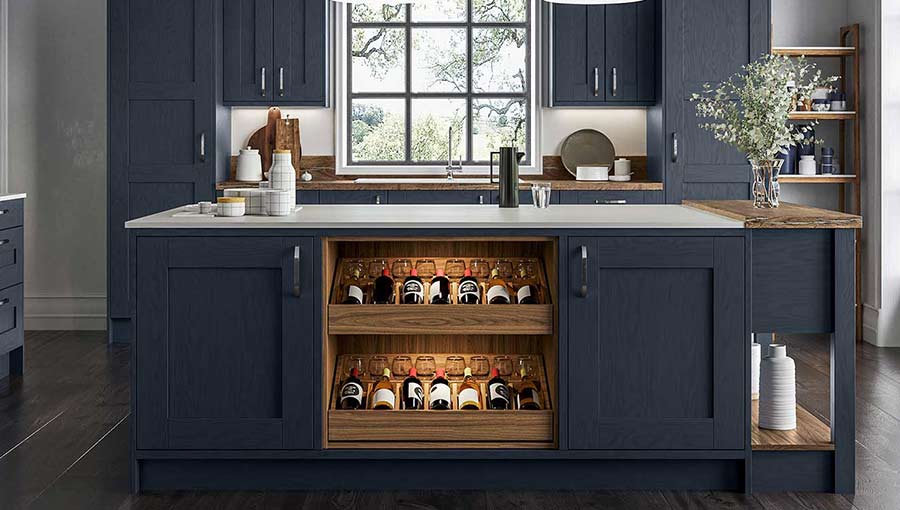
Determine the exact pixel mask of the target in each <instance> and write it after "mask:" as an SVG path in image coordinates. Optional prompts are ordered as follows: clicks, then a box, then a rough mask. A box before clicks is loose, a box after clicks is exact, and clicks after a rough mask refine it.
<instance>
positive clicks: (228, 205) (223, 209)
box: [216, 197, 246, 218]
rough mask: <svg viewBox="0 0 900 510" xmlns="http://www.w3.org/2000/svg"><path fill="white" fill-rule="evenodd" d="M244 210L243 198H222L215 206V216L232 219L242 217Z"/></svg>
mask: <svg viewBox="0 0 900 510" xmlns="http://www.w3.org/2000/svg"><path fill="white" fill-rule="evenodd" d="M245 210H246V204H245V200H244V197H222V198H220V199H219V201H218V203H217V204H216V216H224V217H226V218H234V217H237V216H243V215H244V212H245Z"/></svg>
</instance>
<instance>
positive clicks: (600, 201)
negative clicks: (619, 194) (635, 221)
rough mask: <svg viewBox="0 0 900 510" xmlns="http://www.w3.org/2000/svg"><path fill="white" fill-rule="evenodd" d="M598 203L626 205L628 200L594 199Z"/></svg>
mask: <svg viewBox="0 0 900 510" xmlns="http://www.w3.org/2000/svg"><path fill="white" fill-rule="evenodd" d="M594 203H595V204H597V205H625V204H627V203H628V201H627V200H594Z"/></svg>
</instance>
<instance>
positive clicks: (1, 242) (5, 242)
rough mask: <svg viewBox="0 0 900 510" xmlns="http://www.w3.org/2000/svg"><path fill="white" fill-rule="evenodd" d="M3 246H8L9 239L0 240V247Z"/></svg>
mask: <svg viewBox="0 0 900 510" xmlns="http://www.w3.org/2000/svg"><path fill="white" fill-rule="evenodd" d="M4 244H9V239H0V246H3V245H4Z"/></svg>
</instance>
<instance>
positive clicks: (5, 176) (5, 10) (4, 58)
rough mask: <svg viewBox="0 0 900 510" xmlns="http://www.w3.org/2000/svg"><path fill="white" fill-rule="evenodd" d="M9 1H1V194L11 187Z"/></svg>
mask: <svg viewBox="0 0 900 510" xmlns="http://www.w3.org/2000/svg"><path fill="white" fill-rule="evenodd" d="M8 18H9V1H8V0H0V193H6V189H7V187H8V186H9V167H8V166H7V165H8V163H9V145H8V142H9V138H8V136H7V129H8V126H7V125H8V119H9V113H8V112H9V106H8V105H9V103H8V102H7V100H8V97H9V96H8V95H7V93H6V89H7V81H6V77H7V75H8V71H7V69H8V65H7V62H8V54H9V53H8V52H7V50H6V46H7V42H8V37H7V36H8V34H9V19H8Z"/></svg>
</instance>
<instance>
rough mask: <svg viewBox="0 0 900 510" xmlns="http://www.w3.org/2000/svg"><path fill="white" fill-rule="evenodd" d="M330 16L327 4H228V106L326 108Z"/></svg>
mask: <svg viewBox="0 0 900 510" xmlns="http://www.w3.org/2000/svg"><path fill="white" fill-rule="evenodd" d="M328 12H329V2H328V1H326V0H234V1H231V0H229V1H226V2H225V11H224V27H225V28H224V55H225V58H224V62H223V72H224V80H225V83H224V94H225V102H226V103H228V104H233V105H241V104H249V105H254V104H259V105H269V104H282V105H298V106H326V105H327V90H328V62H329V58H330V51H329V46H328V44H327V42H328V41H327V34H328Z"/></svg>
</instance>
